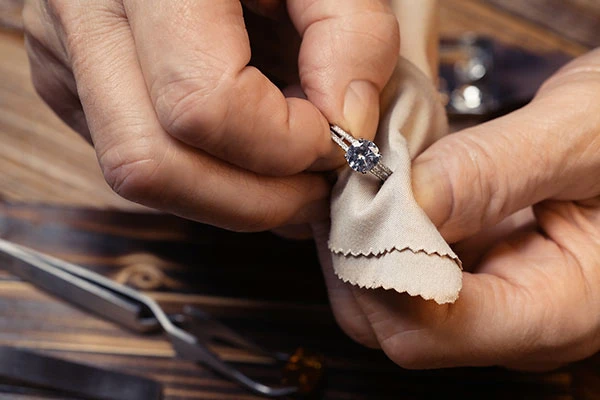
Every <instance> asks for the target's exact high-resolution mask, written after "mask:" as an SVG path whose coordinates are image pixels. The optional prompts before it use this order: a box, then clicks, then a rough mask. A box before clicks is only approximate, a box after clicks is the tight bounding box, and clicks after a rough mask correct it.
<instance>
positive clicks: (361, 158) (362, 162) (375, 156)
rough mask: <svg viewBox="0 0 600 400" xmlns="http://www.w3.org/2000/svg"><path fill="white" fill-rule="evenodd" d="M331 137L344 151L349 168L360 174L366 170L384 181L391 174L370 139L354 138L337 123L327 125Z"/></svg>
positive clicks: (377, 148)
mask: <svg viewBox="0 0 600 400" xmlns="http://www.w3.org/2000/svg"><path fill="white" fill-rule="evenodd" d="M329 131H330V132H331V139H332V140H333V141H334V142H335V143H337V145H338V146H340V147H341V148H342V150H344V151H345V152H346V155H345V156H344V157H345V158H346V161H347V162H348V165H349V166H350V168H352V169H353V170H354V171H356V172H360V173H361V174H366V173H367V172H369V173H371V174H372V175H374V176H376V177H377V178H379V179H380V180H381V181H382V182H385V181H386V179H387V178H389V177H390V175H391V174H392V170H391V169H389V168H388V167H387V166H385V165H384V164H383V163H382V162H381V158H382V156H381V154H380V153H379V147H377V145H376V144H375V143H373V142H371V141H370V140H367V139H356V138H354V137H353V136H352V135H350V134H349V133H348V132H346V131H345V130H343V129H342V128H340V127H339V126H337V125H329Z"/></svg>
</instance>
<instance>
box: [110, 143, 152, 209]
mask: <svg viewBox="0 0 600 400" xmlns="http://www.w3.org/2000/svg"><path fill="white" fill-rule="evenodd" d="M98 159H99V162H100V166H101V168H102V173H103V175H104V179H105V180H106V182H107V183H108V185H109V186H110V187H111V188H112V190H113V191H114V192H115V193H117V194H118V195H119V196H121V197H123V198H125V199H128V200H131V201H135V202H140V203H146V202H148V201H152V200H153V199H154V198H155V197H156V196H157V195H158V190H159V189H160V186H161V185H160V182H158V179H157V176H156V172H157V170H158V168H159V167H160V161H158V160H157V159H156V156H155V152H154V151H153V149H152V148H151V147H149V146H148V145H147V144H144V143H137V142H136V143H129V142H123V143H122V144H118V145H115V146H110V147H109V148H108V149H107V150H106V151H104V152H103V153H102V154H99V157H98Z"/></svg>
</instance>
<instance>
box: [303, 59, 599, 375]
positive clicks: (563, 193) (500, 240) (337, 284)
mask: <svg viewBox="0 0 600 400" xmlns="http://www.w3.org/2000/svg"><path fill="white" fill-rule="evenodd" d="M598 93H600V50H596V51H594V52H591V53H589V54H587V55H584V56H582V57H580V58H579V59H577V60H575V61H574V62H572V63H571V64H569V65H568V66H566V67H565V68H563V69H562V70H561V71H559V72H558V73H557V74H556V75H555V76H554V77H552V78H551V79H550V80H549V81H548V82H546V83H545V84H544V85H543V87H542V88H541V89H540V91H539V93H538V94H537V96H536V98H535V100H534V101H533V102H532V103H530V104H529V105H527V106H526V107H524V108H523V109H521V110H518V111H516V112H513V113H511V114H509V115H506V116H504V117H501V118H498V119H496V120H493V121H491V122H488V123H485V124H482V125H479V126H476V127H474V128H469V129H467V130H464V131H462V132H459V133H455V134H452V135H449V136H446V137H445V138H443V139H441V140H439V141H438V142H436V143H435V144H433V145H432V146H431V147H430V148H428V149H427V150H426V151H425V152H424V153H422V154H421V155H419V156H418V157H417V158H416V159H415V161H414V164H413V189H414V192H415V196H416V198H417V201H418V202H419V203H420V205H421V206H422V207H423V208H424V210H425V211H426V212H427V214H428V215H429V216H430V218H431V219H432V221H433V222H434V223H435V224H436V226H438V228H439V229H440V232H441V233H442V235H443V236H444V238H445V239H446V240H448V241H449V242H452V243H455V246H454V247H455V249H456V250H457V252H458V254H459V255H460V256H461V257H462V258H463V261H464V263H465V272H464V274H463V289H462V291H461V294H460V297H459V299H458V301H457V302H456V303H455V304H450V305H443V306H440V305H437V304H435V303H433V302H431V301H429V302H428V301H424V300H422V299H420V298H417V297H410V296H408V295H406V294H398V293H396V292H394V291H384V290H363V289H358V288H355V287H351V286H349V285H346V284H344V283H342V282H341V281H339V280H338V279H337V278H336V277H335V276H334V274H333V270H332V267H331V260H330V258H329V254H328V253H327V249H326V245H325V240H324V236H326V231H327V227H326V226H324V225H323V224H320V225H316V226H315V227H314V228H315V235H316V236H317V242H318V243H319V245H320V252H321V260H322V264H323V267H324V272H325V277H326V281H327V284H328V288H329V296H330V299H331V304H332V307H333V310H334V312H335V315H336V319H337V320H338V322H339V324H340V326H341V327H342V328H343V329H344V330H345V331H346V332H347V333H348V335H350V336H351V337H352V338H354V339H355V340H356V341H358V342H360V343H363V344H364V345H366V346H369V347H380V348H382V349H383V351H384V352H385V353H386V354H387V355H388V356H389V357H390V358H391V359H392V360H394V361H395V362H396V363H398V364H399V365H401V366H403V367H407V368H434V367H451V366H466V365H468V366H475V365H504V366H508V367H512V368H518V369H529V370H540V369H542V370H543V369H551V368H555V367H558V366H560V365H562V364H563V363H567V362H570V361H574V360H578V359H581V358H584V357H587V356H589V355H592V354H593V353H595V352H596V351H598V350H599V349H600V313H599V312H598V310H600V179H599V176H600V96H598ZM529 206H532V208H530V209H529V210H527V209H526V208H527V207H529ZM521 209H525V210H524V211H521V212H519V213H518V214H515V212H517V211H518V210H521ZM531 211H533V212H531ZM500 221H503V222H502V223H501V224H498V223H499V222H500ZM497 224H498V225H497Z"/></svg>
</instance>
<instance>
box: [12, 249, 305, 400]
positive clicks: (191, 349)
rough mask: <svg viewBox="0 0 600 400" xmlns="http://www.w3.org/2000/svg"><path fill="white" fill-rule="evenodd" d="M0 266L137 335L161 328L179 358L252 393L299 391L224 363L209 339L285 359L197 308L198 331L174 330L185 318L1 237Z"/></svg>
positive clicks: (190, 310)
mask: <svg viewBox="0 0 600 400" xmlns="http://www.w3.org/2000/svg"><path fill="white" fill-rule="evenodd" d="M0 268H3V269H5V270H7V271H8V272H10V273H11V274H13V275H15V276H18V277H20V278H21V279H24V280H26V281H28V282H30V283H32V284H34V285H35V286H37V287H39V288H41V289H43V290H45V291H47V292H49V293H51V294H53V295H55V296H57V297H60V298H62V299H64V300H66V301H67V302H69V303H72V304H75V305H77V306H79V307H81V308H83V309H86V310H88V311H91V312H93V313H95V314H97V315H99V316H101V317H103V318H106V319H108V320H110V321H113V322H115V323H117V324H119V325H121V326H124V327H126V328H129V329H131V330H133V331H136V332H138V333H148V332H156V331H161V330H162V331H164V332H165V333H166V335H167V336H168V338H169V340H170V341H171V344H172V346H173V349H174V350H175V353H176V356H177V357H179V358H181V359H185V360H188V361H192V362H195V363H200V364H203V365H205V366H207V367H209V368H211V369H212V370H214V371H216V372H218V373H220V374H221V375H223V376H225V377H227V378H229V379H231V380H233V381H234V382H237V383H238V384H240V385H241V386H243V387H245V388H246V389H248V390H250V391H251V392H253V393H256V394H260V395H263V396H267V397H283V396H289V395H293V394H296V393H299V392H301V390H300V388H299V387H298V386H270V385H266V384H263V383H260V382H258V381H256V380H254V379H253V378H250V377H248V376H247V375H245V374H244V373H242V372H241V371H239V370H238V369H236V368H234V367H233V366H232V365H230V364H227V363H225V362H224V361H223V360H222V359H221V358H219V356H218V355H217V354H215V353H214V352H213V351H211V350H210V349H209V348H208V346H207V343H208V341H209V340H211V339H218V340H221V341H222V342H226V343H229V344H232V345H235V346H237V347H239V348H243V349H246V350H249V351H252V352H255V353H259V354H261V355H263V356H267V357H270V358H272V359H274V360H276V361H279V362H283V361H285V360H287V358H288V355H287V354H284V353H270V352H267V351H265V350H263V349H262V348H260V347H259V346H258V345H256V344H254V343H252V342H250V341H248V340H246V339H244V338H243V337H242V336H240V335H238V334H237V333H235V332H234V331H232V330H230V329H229V328H227V327H226V326H224V325H222V324H220V323H219V322H217V321H215V320H213V319H211V318H210V317H209V316H208V314H206V313H203V312H202V311H200V310H196V309H193V308H191V307H188V309H187V310H186V311H185V313H186V314H187V316H188V317H189V318H193V319H194V322H195V323H196V329H194V332H193V333H191V332H189V331H186V330H184V329H182V328H181V327H180V326H178V325H179V324H180V323H181V322H182V318H185V315H183V316H182V315H179V316H169V315H167V314H166V313H165V312H164V311H163V310H162V308H161V307H160V306H159V305H158V303H156V301H154V300H153V299H152V298H150V297H149V296H146V295H144V294H143V293H140V292H138V291H136V290H134V289H131V288H129V287H127V286H124V285H121V284H119V283H116V282H114V281H112V280H110V279H108V278H105V277H103V276H101V275H99V274H96V273H94V272H92V271H89V270H87V269H84V268H82V267H80V266H77V265H74V264H71V263H68V262H66V261H63V260H60V259H57V258H54V257H51V256H49V255H46V254H42V253H39V252H37V251H35V250H33V249H30V248H27V247H24V246H21V245H17V244H14V243H11V242H8V241H6V240H3V239H0Z"/></svg>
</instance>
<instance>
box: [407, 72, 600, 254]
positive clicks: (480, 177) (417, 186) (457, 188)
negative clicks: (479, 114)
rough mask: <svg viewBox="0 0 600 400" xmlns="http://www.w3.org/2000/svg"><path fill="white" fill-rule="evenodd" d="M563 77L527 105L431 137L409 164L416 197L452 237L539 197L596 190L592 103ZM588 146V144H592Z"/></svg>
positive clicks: (579, 195)
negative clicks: (434, 138)
mask: <svg viewBox="0 0 600 400" xmlns="http://www.w3.org/2000/svg"><path fill="white" fill-rule="evenodd" d="M580 83H581V82H579V83H578V84H576V85H574V84H573V83H571V84H569V83H565V84H564V85H563V86H562V87H560V86H557V87H555V88H554V89H553V90H552V91H551V92H549V91H547V90H546V91H544V92H543V93H541V95H538V97H537V98H536V99H535V100H534V101H533V102H532V103H530V104H529V105H528V106H526V107H524V108H522V109H520V110H518V111H515V112H513V113H511V114H508V115H506V116H504V117H502V118H498V119H496V120H493V121H490V122H488V123H485V124H482V125H479V126H476V127H473V128H469V129H466V130H464V131H461V132H458V133H455V134H451V135H449V136H446V137H444V138H443V139H441V140H439V141H438V142H436V143H434V144H433V145H432V146H431V147H430V148H428V149H427V150H426V151H425V152H423V153H422V154H421V155H420V156H419V157H417V158H416V159H415V161H414V163H413V172H412V174H413V190H414V193H415V197H416V199H417V202H418V203H419V204H420V205H421V207H422V208H423V209H424V210H425V212H426V213H427V214H428V215H429V217H430V218H431V220H432V222H433V223H434V224H435V225H436V226H437V227H438V229H439V230H440V232H441V233H442V235H443V236H444V238H445V239H446V240H447V241H449V242H456V241H458V240H461V239H464V238H466V237H469V236H472V235H473V234H475V233H477V232H479V231H480V230H481V229H482V228H484V227H486V226H491V225H494V224H496V223H498V222H500V221H501V220H502V219H504V218H505V217H507V216H509V215H511V214H513V213H514V212H516V211H518V210H520V209H522V208H525V207H527V206H529V205H532V204H535V203H538V202H540V201H543V200H545V199H549V198H553V199H557V200H581V199H587V198H590V197H593V196H596V195H598V194H600V185H599V184H598V182H597V181H596V180H595V178H594V177H595V176H596V173H594V171H598V168H600V160H599V157H597V156H595V155H594V154H595V152H594V151H592V149H593V148H596V149H597V147H598V144H597V143H598V140H597V132H598V131H597V129H598V126H597V125H595V124H596V123H597V121H595V119H597V118H590V114H589V109H587V111H586V108H585V107H580V108H574V107H573V106H572V105H573V104H576V103H573V102H574V101H578V102H582V103H584V104H586V101H587V102H588V103H587V104H597V103H598V102H599V101H598V100H597V99H594V97H595V94H594V93H592V92H593V91H591V90H589V89H588V88H587V87H588V86H589V85H586V84H580ZM594 144H595V145H594Z"/></svg>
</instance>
